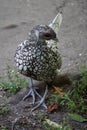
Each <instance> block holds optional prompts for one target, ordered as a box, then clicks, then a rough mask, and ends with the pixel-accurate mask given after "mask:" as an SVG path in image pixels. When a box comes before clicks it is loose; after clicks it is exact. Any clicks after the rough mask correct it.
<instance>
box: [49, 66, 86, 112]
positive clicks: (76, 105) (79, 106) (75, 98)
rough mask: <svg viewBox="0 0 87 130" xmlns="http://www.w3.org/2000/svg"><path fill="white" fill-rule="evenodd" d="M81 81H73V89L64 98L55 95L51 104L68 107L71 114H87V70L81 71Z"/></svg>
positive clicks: (51, 98) (51, 99)
mask: <svg viewBox="0 0 87 130" xmlns="http://www.w3.org/2000/svg"><path fill="white" fill-rule="evenodd" d="M80 75H81V78H80V80H73V81H72V85H73V89H72V90H69V91H68V92H67V93H65V94H64V95H63V96H61V95H58V94H54V95H51V97H50V102H55V103H60V104H62V105H63V106H64V107H67V108H68V110H69V111H70V112H76V113H80V114H81V113H87V105H86V103H87V68H84V67H82V68H81V69H80Z"/></svg>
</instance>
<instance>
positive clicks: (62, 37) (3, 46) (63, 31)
mask: <svg viewBox="0 0 87 130" xmlns="http://www.w3.org/2000/svg"><path fill="white" fill-rule="evenodd" d="M58 11H62V12H63V22H62V25H61V27H60V30H59V33H58V38H59V43H58V44H59V51H60V53H61V56H62V60H63V64H62V68H61V73H63V74H64V73H67V72H68V73H71V74H73V73H74V72H77V73H78V69H79V67H80V66H82V65H86V66H87V0H0V75H1V76H5V73H6V64H9V65H10V66H11V67H13V68H14V53H15V50H16V48H17V45H18V44H19V43H20V42H21V41H23V40H25V39H26V38H27V34H28V32H29V30H30V29H31V28H32V27H33V26H34V25H37V24H49V23H50V22H51V21H52V19H53V18H54V17H55V15H56V14H57V13H58ZM25 92H26V89H25V88H24V89H23V90H21V91H20V92H19V93H18V94H17V95H15V96H12V97H9V98H10V99H11V100H12V102H11V103H10V104H8V107H9V108H10V109H11V113H9V114H7V115H4V116H0V125H1V126H3V125H6V126H8V130H10V129H11V125H12V121H14V120H15V119H16V118H17V117H21V116H22V117H23V116H24V117H28V119H29V117H31V118H30V119H32V123H31V126H30V125H29V124H28V126H27V125H25V128H16V129H17V130H22V129H23V130H42V129H40V126H39V125H40V123H39V120H38V119H37V115H38V113H40V112H41V113H44V115H45V116H49V118H50V119H53V121H56V122H58V123H59V122H60V121H61V120H62V118H63V117H64V116H66V113H65V112H64V111H62V110H61V111H58V112H55V113H53V114H49V115H48V114H47V113H46V112H45V111H44V110H43V109H39V111H38V110H37V111H35V113H31V112H30V108H28V109H24V106H25V105H27V104H28V102H27V101H26V102H23V101H21V99H22V97H23V95H24V94H25ZM0 95H2V96H3V95H4V92H3V91H1V90H0ZM13 99H14V100H13ZM0 102H1V104H2V103H3V101H2V98H1V96H0ZM67 120H68V119H67ZM3 122H4V123H3ZM69 123H71V124H73V130H82V128H83V127H85V125H84V124H83V123H82V124H79V123H78V122H73V121H69ZM34 125H36V127H35V126H34ZM1 126H0V127H1ZM74 126H75V127H76V129H75V127H74ZM86 128H87V127H86ZM0 129H1V128H0ZM85 130H86V129H85Z"/></svg>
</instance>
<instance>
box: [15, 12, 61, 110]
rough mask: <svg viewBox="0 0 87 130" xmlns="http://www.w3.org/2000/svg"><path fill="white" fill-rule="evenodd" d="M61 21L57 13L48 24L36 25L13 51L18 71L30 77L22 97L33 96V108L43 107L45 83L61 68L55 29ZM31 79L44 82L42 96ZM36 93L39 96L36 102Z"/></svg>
mask: <svg viewBox="0 0 87 130" xmlns="http://www.w3.org/2000/svg"><path fill="white" fill-rule="evenodd" d="M61 21H62V15H61V14H60V13H59V14H58V15H57V16H56V17H55V19H54V20H53V22H52V23H51V24H50V25H37V26H35V27H34V28H33V29H32V30H31V31H30V32H29V35H28V38H27V40H25V41H24V42H23V43H21V44H19V45H18V47H17V50H16V53H15V63H16V66H17V69H18V71H19V72H20V73H21V74H23V75H25V76H28V77H30V79H31V80H30V85H29V92H28V94H27V95H26V96H25V97H24V98H23V99H24V100H25V99H26V98H27V97H29V96H30V95H31V96H32V98H33V104H35V103H36V106H35V107H34V108H33V109H32V110H35V109H36V108H38V107H39V106H41V105H43V106H44V107H45V108H47V106H46V105H45V102H44V101H45V98H46V95H47V92H48V89H47V83H48V82H51V81H53V80H54V78H55V77H56V75H57V73H58V71H57V70H59V69H60V68H61V64H62V60H61V56H60V54H59V52H58V47H57V42H58V39H57V31H58V28H59V26H60V23H61ZM33 80H37V81H38V82H39V83H41V82H44V87H46V89H45V93H44V95H43V97H42V96H41V95H40V94H39V93H38V92H37V90H36V89H35V85H34V84H33ZM36 95H37V96H38V97H39V98H40V100H39V101H38V102H36Z"/></svg>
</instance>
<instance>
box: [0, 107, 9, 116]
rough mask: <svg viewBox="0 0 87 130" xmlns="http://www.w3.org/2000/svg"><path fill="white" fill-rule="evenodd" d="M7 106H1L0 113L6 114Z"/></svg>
mask: <svg viewBox="0 0 87 130" xmlns="http://www.w3.org/2000/svg"><path fill="white" fill-rule="evenodd" d="M9 111H10V110H9V108H8V107H7V106H1V107H0V115H4V114H7V113H8V112H9Z"/></svg>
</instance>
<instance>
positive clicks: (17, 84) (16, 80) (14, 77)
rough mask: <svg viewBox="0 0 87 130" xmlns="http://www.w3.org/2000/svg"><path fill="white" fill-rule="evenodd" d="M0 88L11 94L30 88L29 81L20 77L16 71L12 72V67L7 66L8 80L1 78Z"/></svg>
mask: <svg viewBox="0 0 87 130" xmlns="http://www.w3.org/2000/svg"><path fill="white" fill-rule="evenodd" d="M0 79H1V82H0V87H2V89H3V90H5V91H6V90H8V91H10V92H11V93H13V94H15V93H17V92H18V91H19V90H20V89H21V88H23V87H27V86H28V80H26V79H25V78H22V77H21V76H19V74H18V72H17V71H16V70H15V69H14V70H12V69H11V68H10V66H7V79H6V80H5V79H3V78H2V77H1V78H0Z"/></svg>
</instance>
